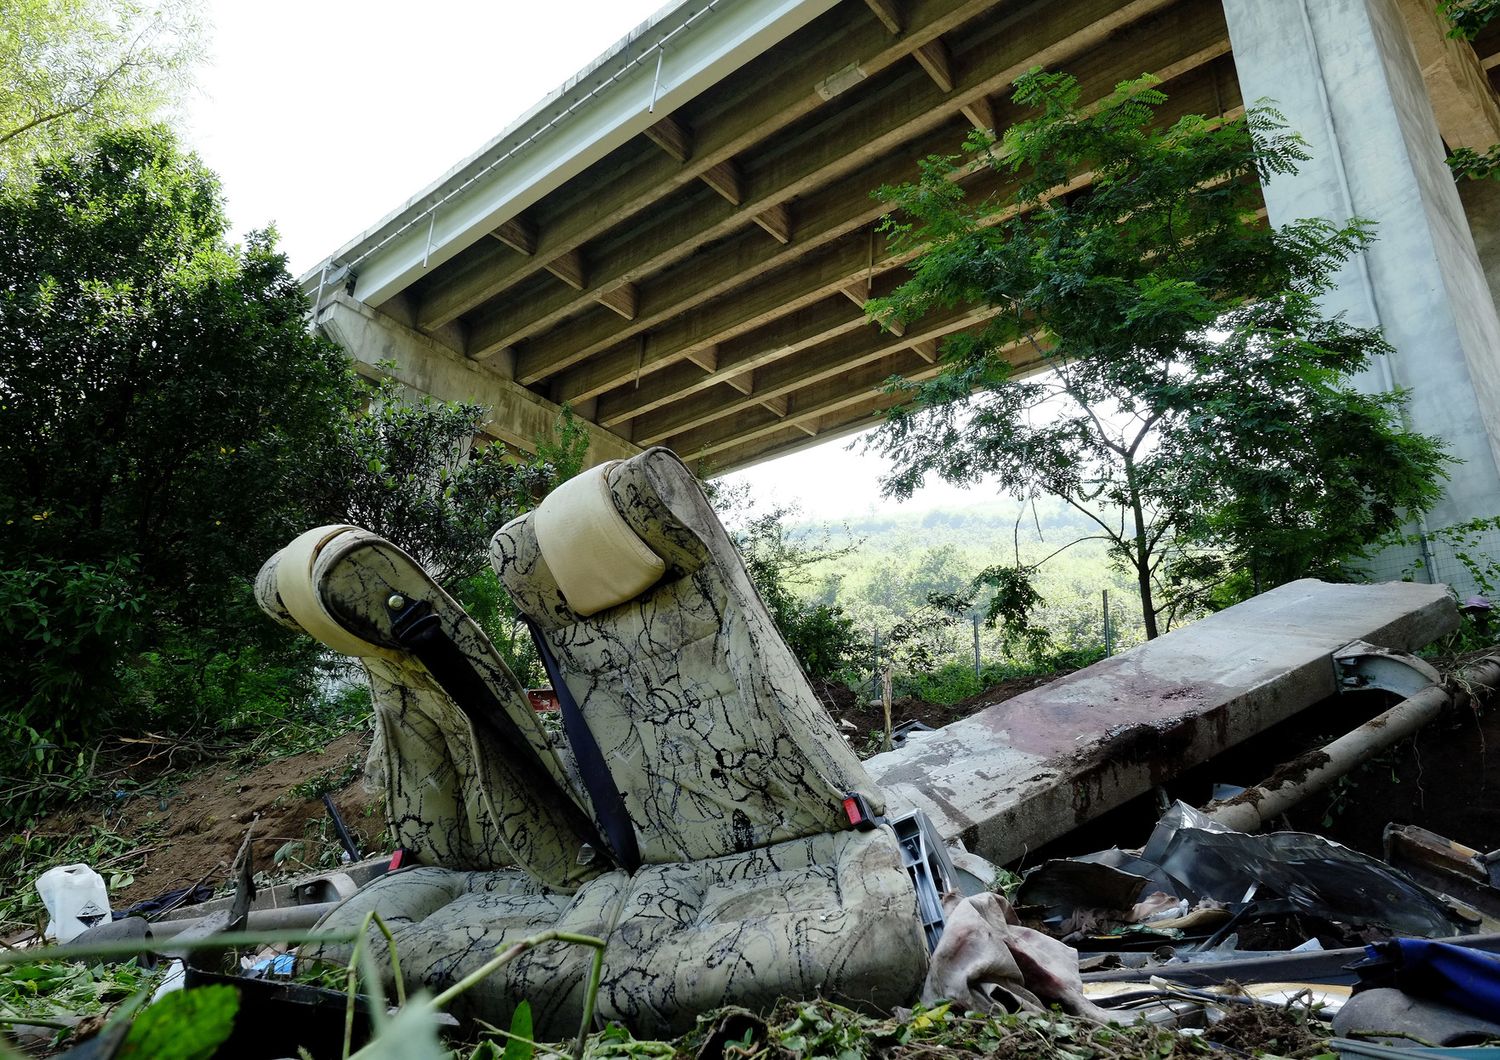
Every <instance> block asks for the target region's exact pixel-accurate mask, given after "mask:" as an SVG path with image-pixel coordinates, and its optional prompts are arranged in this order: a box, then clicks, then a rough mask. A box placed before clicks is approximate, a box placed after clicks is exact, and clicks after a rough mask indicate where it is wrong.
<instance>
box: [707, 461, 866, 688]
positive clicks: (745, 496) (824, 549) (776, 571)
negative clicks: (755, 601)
mask: <svg viewBox="0 0 1500 1060" xmlns="http://www.w3.org/2000/svg"><path fill="white" fill-rule="evenodd" d="M709 496H710V499H711V500H712V501H713V504H714V507H715V508H716V509H717V510H718V512H719V517H720V518H721V519H723V520H724V521H725V522H726V523H728V524H731V525H732V526H734V527H735V528H734V529H731V530H730V534H729V536H730V539H731V540H732V541H733V542H734V544H735V547H736V548H737V549H738V550H739V553H740V557H741V558H742V559H743V560H744V561H745V570H746V572H747V573H748V574H749V575H750V581H751V583H753V584H754V586H755V588H756V591H758V592H759V593H760V598H761V599H762V600H763V601H765V604H766V609H767V610H768V611H769V612H770V613H771V619H772V621H774V622H775V623H776V628H777V629H778V630H780V631H781V635H782V637H783V638H784V639H785V640H786V642H787V646H788V647H789V648H791V649H792V654H793V655H795V656H796V657H797V660H798V662H800V663H801V664H802V669H803V670H805V671H806V672H807V675H808V676H809V677H811V678H813V679H814V680H819V681H829V680H834V679H836V678H838V677H840V676H841V675H842V674H843V672H844V671H845V670H846V669H847V668H848V667H849V665H850V663H851V662H852V661H853V659H854V657H855V653H856V652H857V651H858V649H859V647H860V644H859V638H858V635H857V634H856V633H855V630H854V620H853V619H851V618H850V617H849V616H848V614H846V613H845V611H844V609H843V608H842V607H841V606H839V605H838V604H830V603H820V602H816V601H812V600H809V599H807V596H806V590H807V589H808V587H809V585H810V583H811V581H812V578H811V573H810V572H811V568H813V567H815V566H817V565H819V564H823V563H827V562H828V561H830V560H837V559H840V558H842V557H844V556H847V555H849V554H850V553H851V552H853V551H854V550H855V548H856V547H857V545H856V544H847V545H841V546H834V545H832V544H831V543H830V535H829V534H828V533H827V532H826V530H825V532H824V533H823V534H822V535H821V537H818V536H815V535H812V534H809V533H806V532H802V531H799V530H796V529H793V528H791V527H790V526H789V522H790V520H792V519H793V518H795V516H796V510H795V509H794V508H790V507H785V506H775V507H772V508H770V509H769V510H766V511H762V512H754V511H753V510H752V509H753V507H754V505H753V503H752V501H751V499H750V496H749V491H748V488H746V487H743V486H741V487H739V488H733V487H731V488H727V489H726V488H723V487H710V490H709ZM735 524H737V525H735Z"/></svg>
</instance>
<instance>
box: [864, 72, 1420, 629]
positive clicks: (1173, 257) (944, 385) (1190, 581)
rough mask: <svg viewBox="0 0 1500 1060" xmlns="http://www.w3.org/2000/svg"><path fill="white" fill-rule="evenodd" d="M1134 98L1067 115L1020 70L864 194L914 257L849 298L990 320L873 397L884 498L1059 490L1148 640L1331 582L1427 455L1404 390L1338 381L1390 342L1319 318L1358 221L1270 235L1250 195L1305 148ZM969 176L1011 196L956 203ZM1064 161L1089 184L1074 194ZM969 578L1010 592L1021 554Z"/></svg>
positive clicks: (1395, 516) (1395, 519)
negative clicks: (944, 484)
mask: <svg viewBox="0 0 1500 1060" xmlns="http://www.w3.org/2000/svg"><path fill="white" fill-rule="evenodd" d="M1152 84H1153V81H1152V79H1150V78H1142V79H1141V80H1138V81H1134V82H1127V83H1124V84H1122V85H1120V86H1119V87H1118V88H1117V89H1116V90H1115V92H1114V93H1113V94H1111V95H1110V96H1109V97H1108V98H1107V99H1105V100H1104V101H1103V102H1102V103H1100V104H1098V105H1097V106H1094V107H1090V108H1087V109H1082V108H1080V106H1079V90H1078V86H1077V83H1076V82H1075V81H1074V80H1073V79H1072V78H1071V77H1068V76H1066V75H1062V74H1056V73H1043V72H1040V71H1034V72H1032V73H1030V74H1028V75H1026V76H1024V77H1022V78H1021V79H1020V80H1018V81H1017V83H1016V92H1015V100H1016V102H1018V103H1019V104H1021V105H1023V106H1026V107H1029V108H1033V109H1034V111H1035V116H1034V117H1032V118H1030V119H1028V120H1025V121H1022V122H1019V123H1017V124H1016V125H1014V126H1013V127H1011V128H1010V129H1009V130H1007V131H1006V133H1005V135H1004V137H1003V139H1001V140H1000V141H998V142H996V141H995V140H994V139H993V138H989V137H984V136H980V135H977V134H976V135H975V136H973V137H971V138H970V140H969V141H968V143H967V144H966V145H965V146H966V149H967V150H966V155H964V156H954V157H936V158H929V159H927V160H926V161H925V162H924V163H923V167H922V172H921V177H920V179H919V180H917V181H916V182H914V183H911V184H907V185H903V186H900V187H895V188H884V189H881V191H880V192H879V194H880V195H881V196H883V197H884V198H885V200H886V201H889V202H892V203H893V204H894V205H895V207H896V208H897V213H896V215H894V216H892V217H890V218H888V219H887V221H886V229H887V231H888V232H890V233H891V235H892V237H893V239H894V241H895V243H896V245H897V247H898V248H901V249H910V250H913V251H918V250H920V254H919V256H918V257H917V258H916V260H915V262H914V264H913V266H912V272H913V275H912V277H911V278H910V279H909V280H907V281H906V282H905V283H903V284H902V285H901V286H900V287H899V288H898V289H897V290H896V291H895V293H894V294H892V295H891V296H890V297H888V298H884V299H876V300H874V301H872V302H871V303H870V304H869V306H868V308H869V310H870V313H871V315H872V317H874V318H876V319H889V318H891V317H893V316H894V317H896V318H899V319H902V320H909V319H913V318H916V317H919V316H921V315H922V313H924V312H925V311H927V310H928V309H929V308H932V307H934V306H939V305H945V306H952V305H971V306H972V305H978V306H985V307H989V308H990V309H991V310H993V315H992V316H991V317H990V318H989V320H988V322H987V323H986V324H985V325H984V326H983V327H982V328H981V329H979V330H978V331H976V332H972V333H968V334H964V335H961V336H956V337H954V338H951V339H950V340H948V341H947V342H946V343H945V346H944V360H943V367H942V371H941V373H940V374H939V376H938V377H937V378H936V379H934V380H932V381H930V382H926V383H921V384H912V383H907V382H902V381H899V380H898V381H895V382H894V383H893V384H892V386H893V390H894V391H895V392H897V393H899V394H901V395H902V397H903V398H904V400H903V401H902V402H901V403H900V404H899V405H898V406H897V408H896V409H895V410H894V411H893V412H892V413H891V415H890V416H889V418H888V419H887V421H886V422H885V423H884V424H883V425H882V427H881V429H880V430H879V431H878V432H877V434H876V435H875V440H874V442H873V444H874V446H875V447H876V448H877V449H878V450H879V451H881V452H883V453H885V454H886V455H888V456H890V457H891V458H892V459H893V461H894V466H893V469H892V471H891V472H890V474H889V475H888V476H887V478H886V479H885V483H884V485H885V490H886V492H887V493H888V494H890V495H895V496H908V495H910V493H911V492H912V491H913V490H914V489H915V488H916V487H917V486H918V485H920V484H921V482H922V481H923V479H924V478H925V477H926V476H927V475H928V474H929V473H934V474H937V475H939V476H941V477H942V478H944V479H946V480H948V481H950V482H954V483H958V484H973V483H975V482H977V481H979V480H981V479H983V478H985V477H986V476H993V478H994V480H995V481H996V482H998V485H999V488H1000V489H1001V490H1003V491H1005V492H1008V493H1010V494H1012V495H1014V496H1018V497H1023V498H1024V497H1033V496H1038V495H1051V496H1055V497H1058V498H1061V499H1062V500H1064V501H1066V502H1067V503H1068V504H1069V505H1071V506H1073V507H1074V508H1076V509H1077V510H1078V511H1079V512H1080V513H1082V514H1083V515H1084V516H1086V517H1087V518H1088V519H1089V520H1090V521H1091V522H1092V524H1093V526H1094V528H1095V530H1094V533H1093V534H1092V535H1091V536H1094V537H1097V538H1099V539H1101V540H1103V541H1104V542H1106V543H1107V544H1108V546H1109V548H1110V550H1111V553H1112V555H1113V556H1114V558H1115V559H1116V561H1117V562H1119V563H1120V564H1121V565H1123V566H1124V567H1125V568H1126V569H1128V570H1129V571H1130V572H1131V573H1132V574H1133V576H1134V580H1135V583H1136V586H1137V590H1138V592H1139V595H1140V601H1141V612H1142V617H1143V620H1144V623H1145V630H1146V634H1147V636H1148V637H1153V636H1155V635H1156V634H1157V633H1158V631H1159V629H1160V625H1159V620H1160V619H1162V618H1163V616H1164V613H1165V617H1166V618H1167V619H1168V620H1170V617H1171V615H1172V614H1173V613H1178V612H1181V611H1183V610H1196V609H1198V608H1201V607H1204V606H1218V605H1220V604H1222V603H1227V602H1230V601H1231V600H1232V599H1234V598H1237V597H1240V596H1243V595H1244V594H1245V593H1247V592H1249V591H1251V590H1252V589H1258V588H1264V587H1269V586H1271V585H1275V584H1277V583H1279V582H1282V581H1285V580H1288V579H1290V578H1294V577H1298V576H1302V575H1306V574H1316V575H1322V576H1325V577H1326V576H1335V577H1337V576H1340V575H1341V574H1342V573H1343V567H1342V566H1341V563H1342V562H1343V561H1346V560H1348V559H1350V558H1352V557H1358V556H1360V555H1362V554H1363V552H1364V550H1365V549H1366V548H1367V547H1369V546H1370V545H1371V544H1372V543H1374V542H1375V541H1376V540H1377V539H1378V538H1380V537H1381V535H1383V534H1385V533H1387V532H1388V531H1390V530H1391V529H1393V528H1394V527H1396V526H1398V525H1400V523H1401V521H1402V519H1403V518H1404V516H1405V515H1406V514H1407V513H1414V512H1418V511H1422V510H1425V509H1426V508H1427V507H1429V506H1430V505H1431V504H1432V503H1433V501H1434V500H1435V499H1436V497H1437V496H1438V493H1439V486H1438V481H1439V479H1440V478H1441V477H1442V474H1443V470H1442V469H1443V467H1444V462H1445V457H1444V456H1443V454H1442V450H1441V448H1440V446H1439V444H1438V443H1437V442H1436V441H1435V440H1433V439H1430V438H1426V437H1423V436H1420V435H1416V434H1412V433H1409V432H1407V431H1405V430H1403V428H1402V425H1401V420H1400V414H1401V409H1402V404H1403V401H1404V397H1403V396H1402V395H1400V394H1383V395H1376V396H1371V395H1366V394H1361V393H1358V392H1357V391H1355V390H1354V389H1352V388H1351V387H1350V386H1349V385H1348V383H1347V382H1346V380H1347V378H1348V376H1349V374H1350V373H1354V372H1358V371H1360V370H1361V369H1363V368H1364V367H1365V366H1366V365H1367V364H1368V363H1369V361H1370V358H1371V357H1373V356H1378V355H1380V354H1383V353H1385V352H1387V350H1388V347H1387V345H1386V344H1385V342H1384V340H1383V339H1382V338H1381V336H1380V334H1379V332H1378V331H1375V330H1371V329H1364V328H1357V327H1354V326H1352V325H1350V324H1349V323H1347V322H1346V321H1344V320H1343V319H1341V318H1329V317H1328V316H1326V315H1325V314H1324V313H1323V312H1322V310H1321V308H1320V306H1319V304H1318V300H1319V297H1320V296H1321V295H1323V294H1324V293H1325V292H1327V291H1328V289H1329V288H1330V287H1331V285H1332V284H1333V282H1334V276H1335V274H1336V272H1337V271H1338V269H1339V268H1340V267H1341V266H1342V265H1343V264H1344V263H1345V262H1347V261H1349V260H1350V259H1351V258H1352V257H1353V256H1354V255H1356V254H1358V253H1360V252H1361V251H1362V250H1363V249H1364V247H1365V246H1366V245H1367V244H1368V243H1369V241H1370V240H1371V238H1372V234H1371V231H1370V228H1369V226H1368V225H1367V224H1365V223H1363V222H1360V221H1358V220H1353V221H1350V222H1348V223H1347V224H1344V225H1335V224H1331V223H1329V222H1326V221H1321V220H1303V221H1297V222H1294V223H1292V224H1290V225H1286V226H1284V227H1282V228H1280V229H1272V228H1270V227H1269V226H1267V225H1265V224H1264V223H1263V222H1262V221H1261V220H1260V219H1259V218H1258V211H1259V209H1260V206H1261V197H1260V190H1259V183H1260V182H1261V181H1263V180H1265V179H1268V178H1270V177H1272V176H1274V175H1276V174H1284V173H1288V172H1291V171H1292V170H1294V169H1295V167H1296V165H1297V164H1298V163H1299V162H1301V161H1303V160H1304V159H1305V158H1306V157H1307V156H1306V155H1305V153H1304V148H1303V143H1302V141H1301V140H1300V139H1299V138H1298V137H1297V136H1296V135H1295V134H1293V133H1291V132H1289V131H1288V130H1287V129H1286V128H1285V127H1284V125H1283V123H1282V121H1281V120H1280V116H1279V115H1278V114H1276V112H1275V111H1273V110H1271V109H1269V108H1268V107H1266V106H1256V107H1252V108H1251V109H1250V110H1249V111H1248V112H1247V114H1246V115H1245V116H1244V117H1243V118H1240V119H1236V120H1230V121H1223V122H1220V121H1216V120H1209V119H1207V118H1203V117H1200V116H1188V117H1184V118H1182V119H1180V120H1178V121H1177V122H1175V123H1174V124H1172V125H1171V126H1170V127H1167V128H1162V127H1160V126H1159V125H1158V124H1157V123H1156V108H1157V107H1158V106H1159V105H1160V104H1161V103H1162V102H1164V100H1165V96H1164V95H1163V94H1162V93H1161V92H1159V91H1158V90H1156V89H1155V88H1154V87H1152ZM978 166H990V167H993V168H994V169H996V170H998V171H999V173H1000V174H1002V175H1003V177H1004V178H1005V179H1006V180H1007V182H1008V186H1009V188H1010V192H1009V194H1007V195H1004V196H996V197H993V198H989V199H986V200H983V201H970V199H969V198H968V196H967V195H966V194H965V191H964V175H965V172H966V170H968V169H969V168H971V167H978ZM1080 173H1089V174H1091V175H1092V179H1091V182H1090V183H1089V185H1088V186H1087V187H1086V188H1084V189H1082V190H1078V191H1070V188H1071V186H1072V184H1073V183H1076V178H1077V176H1078V174H1080ZM1015 364H1025V365H1027V366H1028V372H1027V373H1026V374H1024V375H1022V374H1018V373H1017V372H1016V371H1015V370H1014V368H1013V365H1015ZM1032 369H1035V370H1032ZM970 395H976V396H975V397H974V398H973V399H972V400H969V399H970ZM986 573H987V576H988V578H989V579H990V581H991V584H992V585H994V586H997V587H998V586H1000V585H1001V584H1002V583H1003V584H1004V586H1005V588H1006V592H1005V593H1004V594H1002V595H1003V596H1005V597H1007V598H1009V599H1010V600H1013V601H1014V600H1025V599H1026V598H1027V593H1026V592H1025V591H1024V584H1021V583H1024V581H1025V580H1026V579H1027V578H1028V577H1029V574H1030V572H1029V570H1027V569H1026V568H1025V567H1024V566H1023V565H1021V564H1020V563H1019V561H1018V563H1017V565H1016V567H1015V568H1013V569H1012V571H1011V572H1010V573H1009V574H1006V573H1005V572H1004V571H1003V570H1002V569H998V568H992V569H991V570H990V571H988V572H986ZM1031 602H1032V603H1034V602H1035V601H1034V600H1033V601H1031Z"/></svg>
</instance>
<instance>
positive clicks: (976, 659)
mask: <svg viewBox="0 0 1500 1060" xmlns="http://www.w3.org/2000/svg"><path fill="white" fill-rule="evenodd" d="M969 617H970V618H972V619H973V620H974V676H975V677H977V678H979V680H981V681H983V680H984V675H983V674H982V673H980V669H979V616H978V615H970V616H969ZM981 691H983V690H982V689H981Z"/></svg>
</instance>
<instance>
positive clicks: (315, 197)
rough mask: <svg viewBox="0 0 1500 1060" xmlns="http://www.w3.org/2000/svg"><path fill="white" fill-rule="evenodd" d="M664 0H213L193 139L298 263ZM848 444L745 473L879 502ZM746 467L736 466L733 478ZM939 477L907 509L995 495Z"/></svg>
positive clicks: (469, 145)
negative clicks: (347, 0) (939, 482)
mask: <svg viewBox="0 0 1500 1060" xmlns="http://www.w3.org/2000/svg"><path fill="white" fill-rule="evenodd" d="M660 6H662V5H661V3H659V2H658V0H548V2H546V3H535V2H527V3H517V2H514V0H495V2H489V3H480V2H477V0H475V2H462V0H427V2H425V3H421V4H414V3H411V2H410V0H402V2H396V0H364V2H362V3H358V4H330V3H321V2H313V3H308V2H306V0H302V2H298V3H293V2H290V0H262V2H259V3H246V2H244V0H211V2H210V3H209V5H208V8H209V11H210V12H211V18H212V21H213V38H212V42H211V46H210V54H209V57H208V60H207V61H206V62H205V64H204V67H203V69H202V70H201V71H200V76H199V79H198V83H199V91H198V93H197V95H196V96H195V97H194V98H193V99H192V100H191V101H190V102H189V105H188V113H187V125H186V138H187V140H188V142H189V143H190V144H191V145H192V146H193V147H194V148H195V149H196V150H197V151H198V153H199V154H200V155H201V156H202V157H203V159H204V161H205V162H206V163H207V164H208V165H209V166H210V167H211V168H213V169H214V170H216V171H217V172H218V173H219V175H220V177H221V178H222V180H223V182H224V189H225V195H226V197H227V199H228V208H229V216H230V218H231V220H232V222H233V224H234V227H235V229H236V231H237V232H238V233H240V234H241V235H242V234H243V233H244V232H247V231H249V230H251V229H254V228H261V227H265V226H266V225H268V224H275V226H276V228H277V229H278V231H279V232H280V234H281V245H282V249H283V250H284V251H285V252H286V253H287V254H288V256H289V257H290V259H291V267H292V270H293V271H294V272H295V273H298V274H301V273H303V272H305V271H307V270H309V269H311V268H313V267H314V266H316V265H317V264H318V262H320V261H321V260H323V259H324V258H325V257H327V256H328V255H330V254H332V253H333V252H334V251H335V250H337V249H338V248H339V247H340V246H341V245H342V244H344V243H345V242H347V241H348V240H349V239H351V238H353V237H354V236H356V235H357V234H359V233H360V232H361V231H362V230H364V229H365V228H368V227H369V226H370V225H372V224H374V223H375V222H376V221H377V220H379V219H380V218H381V217H383V216H384V215H385V214H387V213H389V212H390V211H391V210H393V209H395V208H396V207H397V206H399V205H400V204H401V203H403V202H404V201H405V200H406V199H407V198H409V197H410V196H411V195H413V194H414V193H416V192H417V191H419V190H420V189H421V188H423V187H425V186H426V185H427V184H429V183H430V182H432V181H433V180H434V179H436V178H437V177H438V176H439V175H441V174H442V173H443V172H444V171H446V170H447V169H448V168H449V167H450V166H452V165H453V164H454V163H456V162H458V161H459V160H460V159H462V158H464V157H466V156H467V155H469V154H471V153H472V152H474V151H476V150H478V149H479V148H480V147H481V146H482V145H483V144H484V143H485V142H486V141H488V140H489V139H490V138H491V137H492V136H494V135H495V134H496V133H498V132H499V131H500V130H501V129H502V128H504V127H505V126H506V125H507V124H508V123H509V122H510V121H511V120H512V119H514V118H515V117H516V116H518V115H519V114H521V113H522V112H523V111H525V110H526V109H527V108H528V107H530V106H531V105H532V104H533V103H535V102H537V101H538V100H539V99H541V98H542V97H543V96H545V95H546V94H547V93H548V92H550V91H552V89H554V88H556V87H557V86H558V85H560V84H561V83H562V82H564V81H566V80H567V79H568V77H569V76H571V75H572V74H573V73H575V72H577V71H578V70H579V69H580V68H582V67H583V66H584V65H586V64H587V63H588V62H589V60H591V59H593V58H594V57H595V56H597V55H598V54H599V53H601V52H603V51H604V50H606V49H607V48H608V47H609V46H610V45H612V44H613V43H614V42H615V41H617V40H619V39H620V38H622V37H624V36H625V34H626V33H628V32H629V31H630V30H631V29H632V28H633V27H635V26H636V25H637V24H639V23H640V22H642V21H644V20H645V19H646V18H647V17H648V16H649V15H650V14H651V13H652V12H653V11H655V10H656V9H657V8H659V7H660ZM846 446H847V442H844V441H839V442H833V443H830V444H828V445H823V446H819V447H817V448H816V449H813V450H808V451H806V452H803V453H800V454H795V455H793V456H791V457H786V458H783V459H781V460H778V461H773V462H771V463H769V464H763V465H761V466H760V467H758V468H754V469H751V470H750V471H748V472H745V473H743V474H744V476H745V477H747V478H748V479H749V480H750V481H751V482H752V484H753V486H754V489H755V491H756V493H757V495H760V496H763V497H766V498H768V499H769V498H772V497H774V498H775V499H776V500H778V501H780V502H788V501H793V502H796V503H799V504H800V505H801V506H802V508H803V509H804V510H805V511H806V512H807V513H808V514H810V515H813V516H817V517H820V518H837V517H839V516H844V515H858V514H862V513H864V512H867V511H869V510H871V509H872V508H885V507H888V506H889V505H888V504H885V503H882V502H881V501H880V500H879V485H878V479H879V475H880V472H881V469H882V467H883V462H882V461H880V460H879V459H877V458H874V457H864V456H860V455H859V454H857V453H852V452H849V451H847V449H846ZM736 477H738V476H736ZM989 496H990V494H989V493H982V494H974V493H963V492H960V491H956V490H951V489H949V488H947V487H943V486H937V487H930V488H929V489H928V490H925V491H923V492H922V493H921V494H919V496H918V497H917V498H915V499H914V500H913V501H912V502H911V505H912V507H914V508H928V507H934V506H938V505H942V506H947V507H955V506H961V505H965V504H968V503H974V502H978V501H982V500H986V499H988V497H989Z"/></svg>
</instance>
